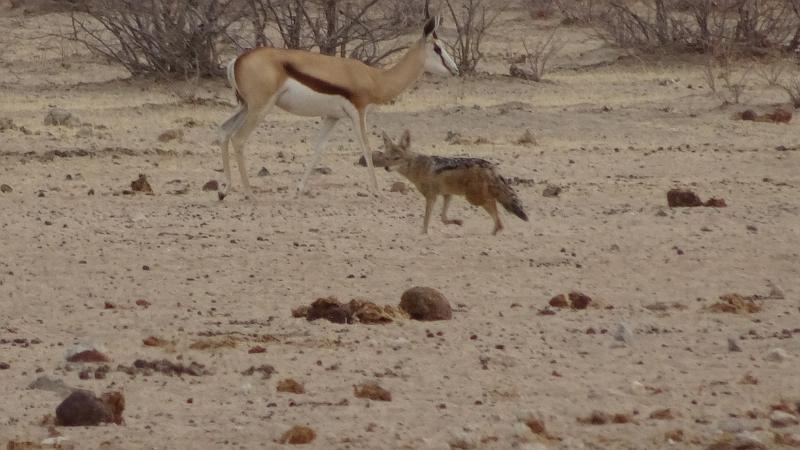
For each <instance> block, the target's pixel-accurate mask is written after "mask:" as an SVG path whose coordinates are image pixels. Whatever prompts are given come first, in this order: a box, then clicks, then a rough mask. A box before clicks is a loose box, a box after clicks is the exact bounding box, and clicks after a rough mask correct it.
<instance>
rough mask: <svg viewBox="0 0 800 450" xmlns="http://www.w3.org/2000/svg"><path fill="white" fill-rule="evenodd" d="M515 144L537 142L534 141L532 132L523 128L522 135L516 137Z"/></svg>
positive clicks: (535, 143)
mask: <svg viewBox="0 0 800 450" xmlns="http://www.w3.org/2000/svg"><path fill="white" fill-rule="evenodd" d="M517 144H519V145H538V142H536V137H535V136H534V135H533V133H531V130H525V132H524V133H522V136H520V138H519V139H517Z"/></svg>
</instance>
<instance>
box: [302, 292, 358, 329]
mask: <svg viewBox="0 0 800 450" xmlns="http://www.w3.org/2000/svg"><path fill="white" fill-rule="evenodd" d="M306 319H307V320H308V321H309V322H310V321H313V320H317V319H325V320H328V321H331V322H333V323H353V312H352V311H350V309H349V308H348V307H347V305H343V304H342V303H340V302H339V300H337V299H336V298H335V297H326V298H318V299H316V300H314V303H312V304H311V306H309V307H308V311H307V312H306Z"/></svg>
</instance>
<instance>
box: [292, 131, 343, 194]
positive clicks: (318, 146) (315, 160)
mask: <svg viewBox="0 0 800 450" xmlns="http://www.w3.org/2000/svg"><path fill="white" fill-rule="evenodd" d="M338 122H339V119H337V118H335V117H326V118H324V119H322V127H321V128H320V129H319V134H318V135H317V139H316V142H314V147H312V148H313V150H312V153H313V156H312V157H311V163H310V164H309V165H308V166H306V172H305V173H304V174H303V178H302V179H300V184H299V185H297V192H296V193H295V195H297V194H302V193H303V189H305V187H306V181H308V177H309V175H311V171H313V170H314V168H315V167H317V164H319V160H320V158H321V157H322V152H323V151H324V150H325V144H327V143H328V136H329V135H330V134H331V131H332V130H333V127H335V126H336V124H337V123H338Z"/></svg>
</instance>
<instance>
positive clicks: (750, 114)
mask: <svg viewBox="0 0 800 450" xmlns="http://www.w3.org/2000/svg"><path fill="white" fill-rule="evenodd" d="M740 117H741V118H742V120H751V121H752V120H756V119H757V118H758V114H756V112H755V111H753V110H752V109H747V110H744V111H742V112H741V114H740Z"/></svg>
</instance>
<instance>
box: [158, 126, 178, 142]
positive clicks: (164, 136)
mask: <svg viewBox="0 0 800 450" xmlns="http://www.w3.org/2000/svg"><path fill="white" fill-rule="evenodd" d="M175 139H183V130H179V129H173V130H166V131H164V132H163V133H161V134H159V135H158V140H159V142H169V141H174V140H175Z"/></svg>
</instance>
